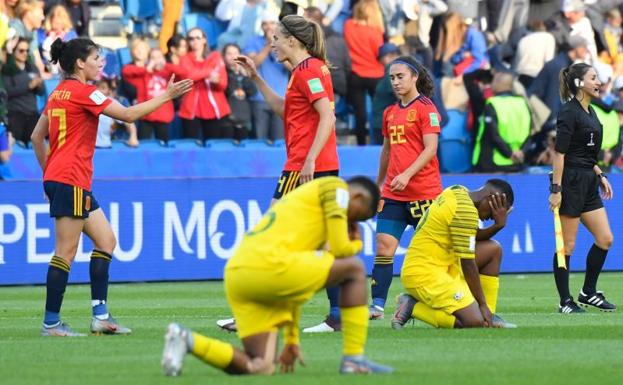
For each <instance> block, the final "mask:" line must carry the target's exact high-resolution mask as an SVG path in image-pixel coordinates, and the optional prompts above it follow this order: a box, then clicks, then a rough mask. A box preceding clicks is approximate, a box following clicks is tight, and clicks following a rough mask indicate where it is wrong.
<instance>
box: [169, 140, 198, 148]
mask: <svg viewBox="0 0 623 385" xmlns="http://www.w3.org/2000/svg"><path fill="white" fill-rule="evenodd" d="M169 147H174V148H176V149H180V150H196V149H198V148H200V147H204V145H203V142H202V141H201V140H199V139H176V140H172V141H170V142H169Z"/></svg>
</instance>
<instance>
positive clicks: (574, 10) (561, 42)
mask: <svg viewBox="0 0 623 385" xmlns="http://www.w3.org/2000/svg"><path fill="white" fill-rule="evenodd" d="M545 26H546V27H547V30H548V31H549V32H551V33H552V35H554V38H555V39H556V45H557V46H558V48H559V49H562V47H565V46H566V45H567V44H566V43H568V42H569V38H570V37H571V36H581V37H583V38H584V40H586V42H587V48H588V52H589V53H590V56H591V57H592V58H596V57H597V45H596V43H595V33H594V31H593V26H592V24H591V22H590V20H589V19H588V18H587V17H586V6H585V4H584V2H583V1H582V0H563V1H562V2H561V7H560V12H558V13H556V14H555V15H554V16H552V17H551V18H550V19H549V20H547V21H546V22H545Z"/></svg>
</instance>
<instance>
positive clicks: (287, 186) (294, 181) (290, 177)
mask: <svg viewBox="0 0 623 385" xmlns="http://www.w3.org/2000/svg"><path fill="white" fill-rule="evenodd" d="M338 174H339V171H338V170H332V171H319V172H315V173H314V179H316V178H322V177H323V176H338ZM300 177H301V173H300V172H298V171H283V172H282V173H281V177H279V182H277V187H276V188H275V193H274V194H273V199H281V197H283V196H284V195H286V194H287V193H289V192H290V191H292V190H294V189H295V188H297V187H298V186H299V178H300Z"/></svg>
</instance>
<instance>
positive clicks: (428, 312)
mask: <svg viewBox="0 0 623 385" xmlns="http://www.w3.org/2000/svg"><path fill="white" fill-rule="evenodd" d="M413 317H415V318H417V319H419V320H420V321H422V322H426V323H427V324H429V325H432V326H434V327H436V328H443V329H453V328H454V323H455V322H456V317H455V316H453V315H452V314H447V313H446V312H445V311H442V310H435V309H433V308H432V307H430V306H428V305H427V304H425V303H422V302H419V301H418V302H417V303H416V304H415V306H414V307H413Z"/></svg>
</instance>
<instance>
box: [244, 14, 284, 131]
mask: <svg viewBox="0 0 623 385" xmlns="http://www.w3.org/2000/svg"><path fill="white" fill-rule="evenodd" d="M276 28H277V15H276V14H274V13H273V12H271V11H269V10H266V11H265V12H264V13H263V14H262V31H263V32H264V36H256V37H253V38H251V39H250V40H249V42H248V43H247V45H246V47H245V48H244V53H245V55H247V56H249V57H250V58H251V60H253V62H254V63H255V67H256V68H257V72H258V73H259V75H260V76H261V77H262V78H263V79H264V81H265V82H266V84H267V85H268V87H270V88H271V89H272V90H273V91H275V93H276V94H277V95H279V96H280V97H285V94H286V88H287V86H288V77H289V75H290V72H289V71H288V69H287V68H286V67H285V66H284V65H283V64H282V63H280V62H279V60H277V56H276V55H275V52H273V50H272V49H271V43H272V41H273V36H274V35H275V29H276ZM251 102H252V103H251V105H252V107H253V125H254V127H255V135H256V137H257V138H258V139H268V140H276V139H283V137H284V129H283V119H281V117H280V116H279V115H277V114H276V113H275V112H274V111H273V110H272V109H271V108H270V106H269V105H268V103H266V101H265V99H264V96H262V94H261V93H259V92H258V93H256V94H255V95H253V97H252V98H251Z"/></svg>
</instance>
